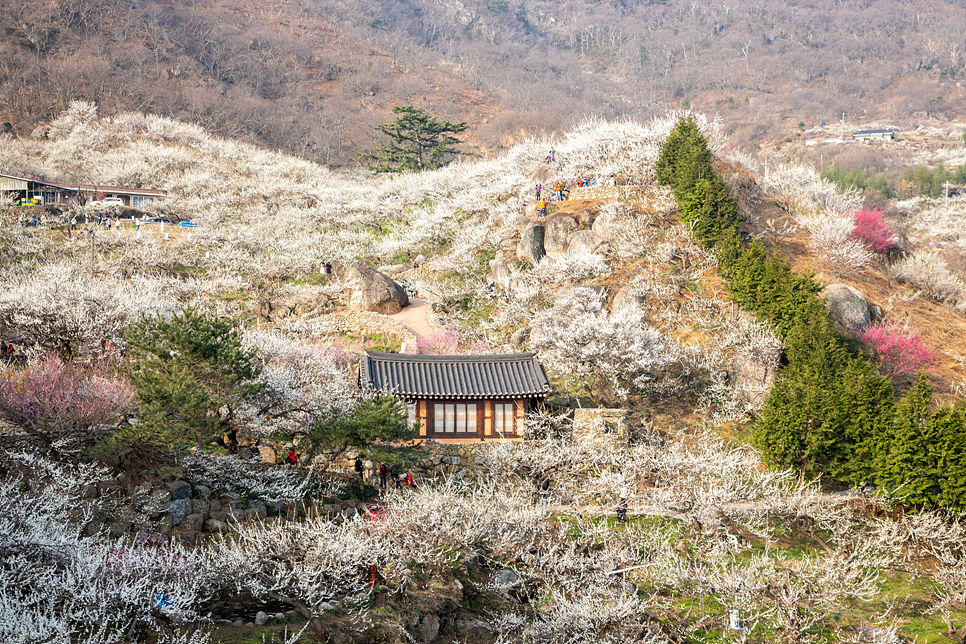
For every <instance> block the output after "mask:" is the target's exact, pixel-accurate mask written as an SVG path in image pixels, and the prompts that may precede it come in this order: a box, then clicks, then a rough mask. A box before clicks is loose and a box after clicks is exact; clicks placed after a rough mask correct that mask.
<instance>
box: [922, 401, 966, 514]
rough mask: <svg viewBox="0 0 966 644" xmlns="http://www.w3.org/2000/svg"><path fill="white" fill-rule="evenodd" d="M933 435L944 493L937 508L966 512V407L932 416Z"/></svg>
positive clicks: (944, 410) (946, 410)
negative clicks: (937, 447)
mask: <svg viewBox="0 0 966 644" xmlns="http://www.w3.org/2000/svg"><path fill="white" fill-rule="evenodd" d="M931 425H932V433H933V434H934V435H935V436H936V439H937V441H938V442H939V445H940V448H939V464H938V465H939V467H938V469H939V472H940V475H941V477H942V478H941V481H942V483H941V487H942V490H941V491H940V493H939V499H938V500H937V504H938V505H941V506H944V507H947V508H952V509H955V510H962V509H964V508H966V407H964V406H963V405H962V404H960V406H959V407H957V408H953V407H943V408H941V409H940V410H938V411H937V412H936V413H935V414H933V417H932V421H931Z"/></svg>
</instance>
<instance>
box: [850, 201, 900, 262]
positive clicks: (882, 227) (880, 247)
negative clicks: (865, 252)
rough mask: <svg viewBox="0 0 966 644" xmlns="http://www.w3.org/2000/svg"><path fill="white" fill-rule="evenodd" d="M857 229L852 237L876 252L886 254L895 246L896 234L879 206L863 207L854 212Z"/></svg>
mask: <svg viewBox="0 0 966 644" xmlns="http://www.w3.org/2000/svg"><path fill="white" fill-rule="evenodd" d="M853 219H854V221H855V229H854V230H853V231H852V237H853V238H855V239H858V240H859V241H861V242H862V243H863V244H865V245H866V246H867V247H869V248H871V249H872V250H874V251H875V252H877V253H879V254H882V255H884V254H885V253H888V252H889V251H890V250H892V249H893V248H895V245H896V244H895V241H896V234H895V232H894V231H893V230H892V227H891V226H889V223H888V222H887V221H886V220H885V216H884V215H883V214H882V211H881V210H879V209H878V208H873V209H872V210H869V209H868V208H864V207H863V208H861V209H860V210H859V211H858V212H856V213H854V214H853Z"/></svg>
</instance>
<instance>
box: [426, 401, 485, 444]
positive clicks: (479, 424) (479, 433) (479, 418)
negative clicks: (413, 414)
mask: <svg viewBox="0 0 966 644" xmlns="http://www.w3.org/2000/svg"><path fill="white" fill-rule="evenodd" d="M485 402H486V401H484V400H479V399H474V400H466V399H465V398H457V399H442V400H436V399H434V400H429V401H427V403H426V424H427V426H428V427H427V431H426V435H427V437H428V438H446V439H450V438H468V439H474V440H479V439H480V438H482V437H483V408H484V406H485ZM437 405H476V412H475V413H476V430H475V431H472V432H455V431H454V432H445V431H444V432H440V431H437V430H436V406H437Z"/></svg>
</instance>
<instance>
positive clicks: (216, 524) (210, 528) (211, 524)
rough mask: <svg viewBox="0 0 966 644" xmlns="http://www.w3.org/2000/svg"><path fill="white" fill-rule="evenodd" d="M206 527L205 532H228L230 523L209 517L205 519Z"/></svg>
mask: <svg viewBox="0 0 966 644" xmlns="http://www.w3.org/2000/svg"><path fill="white" fill-rule="evenodd" d="M204 527H205V532H226V531H227V530H228V524H227V523H225V522H224V521H218V520H217V519H208V520H207V521H205V526H204Z"/></svg>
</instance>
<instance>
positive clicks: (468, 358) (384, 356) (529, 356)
mask: <svg viewBox="0 0 966 644" xmlns="http://www.w3.org/2000/svg"><path fill="white" fill-rule="evenodd" d="M365 355H366V357H367V358H372V359H374V360H391V361H395V362H423V363H431V362H513V361H529V360H533V358H534V357H535V356H536V355H537V354H536V353H532V352H527V353H492V354H490V353H479V354H472V355H422V354H415V353H385V352H382V351H371V350H369V349H366V350H365Z"/></svg>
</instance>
